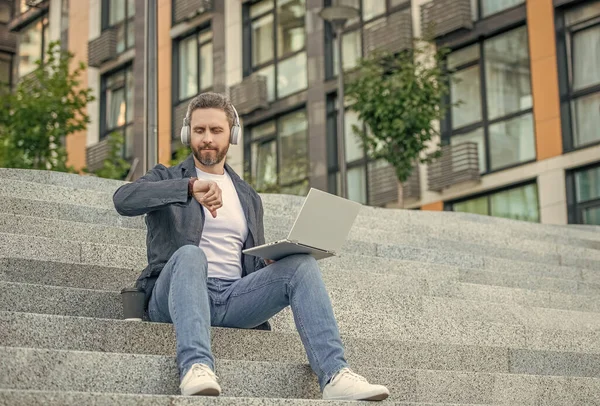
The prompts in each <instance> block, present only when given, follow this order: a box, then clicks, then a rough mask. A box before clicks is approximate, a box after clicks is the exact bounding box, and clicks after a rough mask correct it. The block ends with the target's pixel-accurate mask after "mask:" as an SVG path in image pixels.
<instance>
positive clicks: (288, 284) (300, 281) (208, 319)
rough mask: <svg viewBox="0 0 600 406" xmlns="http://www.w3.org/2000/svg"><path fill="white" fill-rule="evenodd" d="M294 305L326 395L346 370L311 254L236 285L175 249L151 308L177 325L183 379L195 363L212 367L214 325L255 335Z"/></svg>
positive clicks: (153, 315) (157, 318) (157, 317)
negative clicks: (210, 273)
mask: <svg viewBox="0 0 600 406" xmlns="http://www.w3.org/2000/svg"><path fill="white" fill-rule="evenodd" d="M287 306H291V308H292V313H293V315H294V322H295V323H296V328H297V329H298V332H299V333H300V338H301V340H302V344H303V345H304V349H305V350H306V354H307V357H308V360H309V363H310V366H311V368H312V370H313V371H314V372H315V374H316V375H317V376H318V378H319V385H320V387H321V390H323V388H324V387H325V385H326V384H327V382H328V381H329V380H330V379H331V377H332V376H333V375H334V374H335V373H336V372H338V371H339V370H340V369H342V368H344V367H346V366H348V365H347V362H346V360H345V358H344V349H343V345H342V341H341V338H340V333H339V330H338V325H337V322H336V320H335V318H334V315H333V309H332V306H331V301H330V299H329V295H328V293H327V290H326V289H325V284H324V283H323V279H322V277H321V271H320V269H319V266H318V264H317V262H316V260H315V259H314V258H313V257H311V256H309V255H292V256H289V257H287V258H284V259H281V260H279V261H277V262H275V263H273V264H271V265H269V266H267V267H265V268H263V269H261V270H259V271H256V272H254V273H251V274H249V275H247V276H246V277H244V278H241V279H238V280H224V279H217V278H208V265H207V260H206V255H204V252H203V251H202V249H200V248H199V247H197V246H194V245H186V246H183V247H181V248H180V249H178V250H177V251H176V252H175V253H174V254H173V256H172V257H171V258H170V259H169V261H168V262H167V264H166V265H165V267H164V268H163V270H162V271H161V273H160V275H159V277H158V279H157V280H156V284H155V286H154V290H153V292H152V296H151V297H150V301H149V303H148V316H149V318H150V320H151V321H154V322H162V323H173V325H174V327H175V334H176V337H177V365H178V367H179V373H180V380H181V379H183V377H184V376H185V373H186V372H187V371H188V369H190V368H191V366H192V364H194V363H201V364H206V365H208V366H210V367H211V368H212V369H213V370H214V358H213V355H212V352H211V349H210V326H211V325H212V326H215V327H232V328H243V329H250V328H254V327H256V326H259V325H261V324H263V323H264V322H265V321H267V320H268V319H270V318H271V317H273V316H274V315H276V314H277V313H279V312H280V311H281V310H283V309H284V308H286V307H287Z"/></svg>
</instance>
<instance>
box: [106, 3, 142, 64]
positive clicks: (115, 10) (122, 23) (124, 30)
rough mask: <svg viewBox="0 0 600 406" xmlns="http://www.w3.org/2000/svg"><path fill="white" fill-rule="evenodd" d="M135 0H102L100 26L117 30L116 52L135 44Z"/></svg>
mask: <svg viewBox="0 0 600 406" xmlns="http://www.w3.org/2000/svg"><path fill="white" fill-rule="evenodd" d="M134 16H135V0H103V10H102V28H103V29H104V30H106V29H108V28H114V29H116V30H117V53H121V52H123V51H125V50H127V49H129V48H133V46H134V45H135V23H134Z"/></svg>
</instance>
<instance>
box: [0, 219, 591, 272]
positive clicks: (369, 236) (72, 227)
mask: <svg viewBox="0 0 600 406" xmlns="http://www.w3.org/2000/svg"><path fill="white" fill-rule="evenodd" d="M269 220H271V221H269ZM275 220H276V221H273V218H271V219H269V218H267V219H266V220H265V236H266V239H267V241H276V240H278V239H283V238H285V237H286V234H287V230H289V228H290V227H291V219H290V224H289V225H288V224H286V225H285V226H279V225H280V224H282V223H284V220H286V218H281V220H280V219H279V218H275ZM0 229H2V230H6V231H7V232H10V233H13V234H22V235H32V236H38V237H48V238H59V239H60V238H64V239H69V240H74V241H82V242H93V243H99V244H103V243H110V244H114V245H124V246H132V247H146V231H145V230H142V229H130V228H123V227H111V226H106V225H97V224H89V223H80V222H74V221H66V220H58V219H47V218H39V217H33V216H23V215H14V214H1V213H0ZM353 241H356V242H360V241H363V242H367V243H373V242H378V241H386V242H387V243H388V244H390V243H397V244H402V245H404V246H406V245H409V246H413V247H418V248H424V249H429V248H431V247H437V250H438V251H440V252H446V251H450V252H465V253H470V254H473V255H479V256H490V257H500V258H507V259H511V260H519V259H520V260H523V261H527V262H535V263H538V264H539V263H541V264H545V265H546V264H547V265H558V264H559V263H560V262H561V261H564V259H561V258H560V257H559V255H557V254H549V253H537V252H528V251H521V250H516V249H512V248H505V249H501V248H497V247H495V246H493V245H489V246H487V245H481V244H469V243H465V242H454V241H447V240H440V239H432V238H429V237H421V236H418V235H415V234H412V235H411V234H409V235H406V236H400V235H396V234H392V233H384V232H381V231H374V230H367V229H363V228H358V227H356V228H353V229H352V231H351V233H350V235H349V242H350V243H352V242H353ZM590 251H592V250H590ZM593 253H594V254H597V255H598V258H600V251H595V250H593ZM590 259H591V257H588V260H590ZM598 263H600V262H598Z"/></svg>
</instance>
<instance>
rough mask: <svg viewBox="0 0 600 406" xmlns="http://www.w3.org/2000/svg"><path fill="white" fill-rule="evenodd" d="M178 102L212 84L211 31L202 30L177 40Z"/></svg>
mask: <svg viewBox="0 0 600 406" xmlns="http://www.w3.org/2000/svg"><path fill="white" fill-rule="evenodd" d="M177 64H178V67H179V75H178V77H177V80H178V86H177V89H178V97H177V99H178V102H181V101H183V100H187V99H189V98H190V97H193V96H196V95H197V94H198V93H200V92H204V91H207V90H209V89H211V88H212V86H213V45H212V31H210V30H203V31H200V32H197V33H195V34H193V35H191V36H189V37H187V38H184V39H182V40H181V41H179V44H178V47H177Z"/></svg>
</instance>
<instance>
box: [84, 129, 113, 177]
mask: <svg viewBox="0 0 600 406" xmlns="http://www.w3.org/2000/svg"><path fill="white" fill-rule="evenodd" d="M109 155H110V146H109V145H108V137H106V138H104V139H103V140H101V141H100V142H98V143H97V144H95V145H92V146H89V147H87V149H86V151H85V161H86V166H87V169H88V171H90V172H94V171H97V170H98V169H102V166H103V165H104V160H105V159H107V158H108V157H109Z"/></svg>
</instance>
